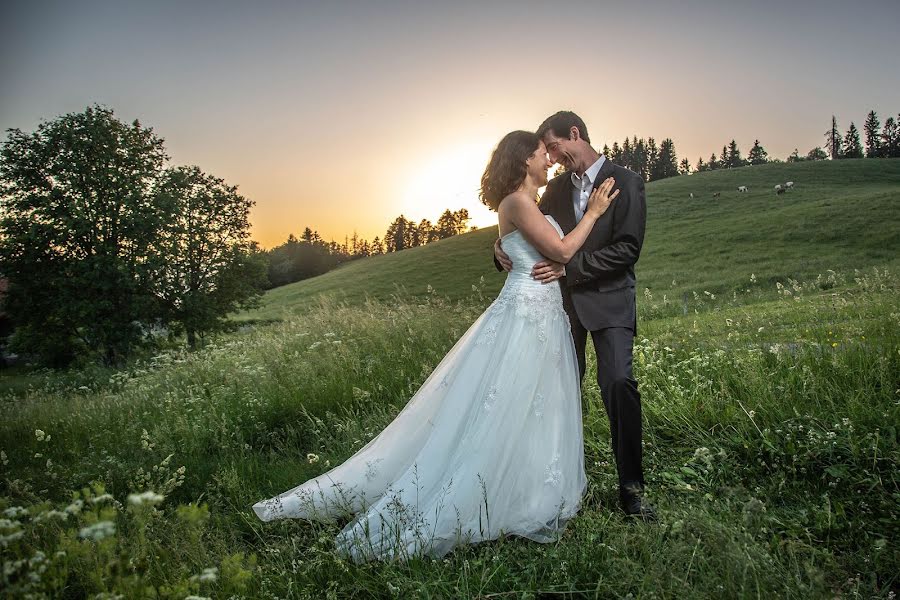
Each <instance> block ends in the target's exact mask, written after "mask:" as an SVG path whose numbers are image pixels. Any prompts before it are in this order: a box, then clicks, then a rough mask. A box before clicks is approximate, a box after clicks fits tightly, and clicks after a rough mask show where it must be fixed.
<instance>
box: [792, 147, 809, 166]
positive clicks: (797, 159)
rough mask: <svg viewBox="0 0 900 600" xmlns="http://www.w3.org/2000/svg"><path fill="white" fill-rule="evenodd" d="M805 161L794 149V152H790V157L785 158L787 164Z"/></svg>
mask: <svg viewBox="0 0 900 600" xmlns="http://www.w3.org/2000/svg"><path fill="white" fill-rule="evenodd" d="M804 160H806V159H805V158H804V157H802V156H800V151H799V150H797V148H794V151H793V152H791V155H790V156H788V157H787V161H788V162H789V163H797V162H801V161H804Z"/></svg>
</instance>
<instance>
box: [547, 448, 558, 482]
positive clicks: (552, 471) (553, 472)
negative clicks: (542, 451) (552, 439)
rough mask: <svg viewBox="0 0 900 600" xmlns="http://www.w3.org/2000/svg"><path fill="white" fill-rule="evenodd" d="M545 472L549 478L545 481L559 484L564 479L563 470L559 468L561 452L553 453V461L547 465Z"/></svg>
mask: <svg viewBox="0 0 900 600" xmlns="http://www.w3.org/2000/svg"><path fill="white" fill-rule="evenodd" d="M545 472H546V473H547V479H545V480H544V483H547V484H550V485H559V482H560V480H561V479H562V472H561V471H560V470H559V452H557V453H556V454H554V455H553V461H552V462H551V463H550V464H549V465H547V469H546V471H545Z"/></svg>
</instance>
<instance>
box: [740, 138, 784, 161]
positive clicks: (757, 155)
mask: <svg viewBox="0 0 900 600" xmlns="http://www.w3.org/2000/svg"><path fill="white" fill-rule="evenodd" d="M794 152H796V150H794ZM747 160H748V161H750V164H751V165H764V164H766V163H767V162H769V153H768V152H766V149H765V148H763V147H762V146H761V145H760V144H759V140H755V141H754V142H753V147H752V148H750V154H748V155H747Z"/></svg>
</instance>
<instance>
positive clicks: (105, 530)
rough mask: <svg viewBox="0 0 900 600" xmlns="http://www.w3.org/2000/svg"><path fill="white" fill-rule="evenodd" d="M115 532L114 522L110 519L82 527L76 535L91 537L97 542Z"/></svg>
mask: <svg viewBox="0 0 900 600" xmlns="http://www.w3.org/2000/svg"><path fill="white" fill-rule="evenodd" d="M115 534H116V524H115V523H113V522H112V521H97V522H96V523H94V524H93V525H88V526H87V527H83V528H82V529H81V531H79V532H78V537H80V538H82V539H91V540H94V541H95V542H99V541H100V540H102V539H106V538H108V537H110V536H112V535H115Z"/></svg>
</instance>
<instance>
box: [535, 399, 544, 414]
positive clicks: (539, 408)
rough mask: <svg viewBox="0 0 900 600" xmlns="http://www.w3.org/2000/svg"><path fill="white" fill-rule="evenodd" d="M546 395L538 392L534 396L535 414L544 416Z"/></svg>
mask: <svg viewBox="0 0 900 600" xmlns="http://www.w3.org/2000/svg"><path fill="white" fill-rule="evenodd" d="M544 400H545V398H544V395H543V394H537V395H535V397H534V416H536V417H538V418H541V417H543V416H544Z"/></svg>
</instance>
